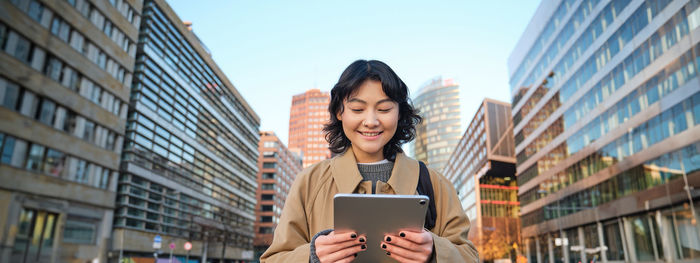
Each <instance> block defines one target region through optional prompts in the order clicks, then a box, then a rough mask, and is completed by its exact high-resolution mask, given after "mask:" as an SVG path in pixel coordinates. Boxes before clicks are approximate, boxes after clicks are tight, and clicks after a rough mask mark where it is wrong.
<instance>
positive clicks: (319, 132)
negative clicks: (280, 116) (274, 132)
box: [289, 89, 331, 168]
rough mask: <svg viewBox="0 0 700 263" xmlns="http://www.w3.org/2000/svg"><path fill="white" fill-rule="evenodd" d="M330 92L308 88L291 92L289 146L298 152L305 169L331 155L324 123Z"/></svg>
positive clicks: (327, 117) (326, 120)
mask: <svg viewBox="0 0 700 263" xmlns="http://www.w3.org/2000/svg"><path fill="white" fill-rule="evenodd" d="M328 103H330V94H329V93H328V92H322V91H320V90H318V89H311V90H308V91H306V92H304V93H302V94H298V95H294V97H293V98H292V107H291V110H290V112H289V149H290V150H291V151H294V152H297V153H298V154H299V155H300V156H301V157H302V160H303V162H304V168H306V167H308V166H310V165H312V164H315V163H317V162H320V161H322V160H325V159H328V158H330V156H331V152H330V150H328V142H326V139H325V137H324V134H323V125H324V124H326V123H328V120H329V116H328Z"/></svg>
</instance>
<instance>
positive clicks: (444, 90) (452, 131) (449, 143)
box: [409, 77, 462, 171]
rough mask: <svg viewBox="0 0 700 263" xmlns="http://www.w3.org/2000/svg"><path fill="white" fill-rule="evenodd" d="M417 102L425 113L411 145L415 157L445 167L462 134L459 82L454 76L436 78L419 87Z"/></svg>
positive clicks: (436, 167)
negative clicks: (452, 77)
mask: <svg viewBox="0 0 700 263" xmlns="http://www.w3.org/2000/svg"><path fill="white" fill-rule="evenodd" d="M413 106H414V107H415V108H416V109H418V111H419V112H418V114H419V115H420V116H421V117H423V122H422V123H420V124H418V125H416V138H415V140H414V141H413V142H411V144H410V146H409V147H411V150H412V153H413V156H414V158H416V159H417V160H419V161H423V162H424V163H425V164H426V165H428V167H430V168H433V169H435V170H437V171H442V169H443V168H444V167H445V164H446V163H447V160H448V159H449V158H450V155H451V154H452V151H453V150H454V148H455V146H457V143H458V142H459V139H460V138H461V134H462V131H461V127H460V126H461V123H460V122H459V121H460V110H459V85H457V83H455V82H454V81H453V80H452V79H445V80H443V79H442V77H437V78H434V79H432V80H430V81H428V82H427V83H425V84H424V85H423V86H421V87H420V89H418V92H416V95H415V97H414V98H413Z"/></svg>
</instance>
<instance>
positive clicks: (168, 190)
mask: <svg viewBox="0 0 700 263" xmlns="http://www.w3.org/2000/svg"><path fill="white" fill-rule="evenodd" d="M134 72H135V73H134V82H133V88H132V92H131V96H130V105H129V115H128V116H129V117H128V121H127V124H126V127H127V128H126V136H125V137H126V141H125V146H124V153H123V161H122V164H121V172H122V173H121V176H120V179H119V186H118V189H117V191H118V193H117V201H116V206H117V209H116V212H115V216H114V217H115V219H114V239H113V243H112V249H111V252H112V254H113V255H119V254H120V253H121V254H122V255H123V256H124V257H129V258H132V259H134V258H139V257H141V258H144V257H145V258H153V253H154V252H159V254H160V255H159V256H160V257H161V258H167V257H168V256H169V253H170V251H171V250H170V248H169V245H170V244H173V245H174V247H175V249H174V250H172V253H173V254H174V255H175V257H178V258H179V260H184V257H186V256H187V255H188V253H189V257H190V259H196V260H200V262H207V260H210V261H213V262H223V261H226V262H230V261H240V260H252V259H253V257H254V254H253V238H254V232H253V224H254V221H255V212H254V210H255V203H256V199H255V190H256V189H257V182H256V174H257V172H258V166H257V164H256V162H257V158H258V147H257V144H258V141H259V134H258V127H259V123H260V120H259V118H258V116H257V115H256V114H255V112H254V111H253V110H252V109H251V108H250V106H249V105H248V104H247V103H246V101H245V100H244V99H243V98H242V97H241V95H240V94H239V93H238V91H237V90H236V88H235V87H234V86H233V84H232V83H231V82H230V81H229V79H228V78H227V77H226V75H225V74H224V73H223V72H222V71H221V69H220V68H219V67H218V66H217V65H216V63H215V62H214V60H213V59H212V57H211V55H210V54H209V52H208V51H207V49H206V47H205V46H204V45H203V44H202V43H201V42H200V41H199V39H198V38H197V37H196V35H194V34H193V32H191V31H190V30H189V29H188V26H187V25H185V24H183V22H182V21H181V20H180V18H178V16H177V15H176V14H175V12H174V11H173V10H172V9H171V7H170V6H169V5H168V4H167V3H166V2H165V1H164V0H146V1H144V2H143V12H142V21H141V31H140V35H139V43H138V52H137V55H136V66H135V71H134ZM156 236H159V237H160V240H161V243H162V245H161V249H154V246H153V243H154V239H155V238H156ZM186 241H190V242H191V243H192V250H191V251H189V252H188V251H185V250H184V248H183V245H184V243H185V242H186Z"/></svg>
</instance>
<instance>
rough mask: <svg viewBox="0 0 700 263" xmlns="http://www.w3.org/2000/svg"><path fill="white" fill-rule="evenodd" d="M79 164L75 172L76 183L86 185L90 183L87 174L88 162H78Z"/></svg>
mask: <svg viewBox="0 0 700 263" xmlns="http://www.w3.org/2000/svg"><path fill="white" fill-rule="evenodd" d="M76 161H77V162H78V163H77V168H76V170H75V181H76V182H79V183H84V184H86V183H87V182H88V174H87V162H85V161H83V160H76Z"/></svg>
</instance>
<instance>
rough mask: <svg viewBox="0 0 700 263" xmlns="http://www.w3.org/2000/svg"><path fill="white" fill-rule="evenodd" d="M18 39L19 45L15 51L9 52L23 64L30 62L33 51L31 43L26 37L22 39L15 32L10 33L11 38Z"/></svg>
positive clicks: (16, 45) (17, 44) (15, 47)
mask: <svg viewBox="0 0 700 263" xmlns="http://www.w3.org/2000/svg"><path fill="white" fill-rule="evenodd" d="M13 37H14V38H16V39H17V43H16V44H15V46H14V50H9V51H8V52H9V53H10V54H12V55H13V56H14V57H15V58H17V59H19V60H20V61H22V62H25V63H27V62H29V57H30V54H29V53H30V51H31V48H32V46H31V43H29V41H28V40H27V39H25V38H24V37H21V36H19V35H17V34H16V33H14V32H11V33H10V38H13Z"/></svg>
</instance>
